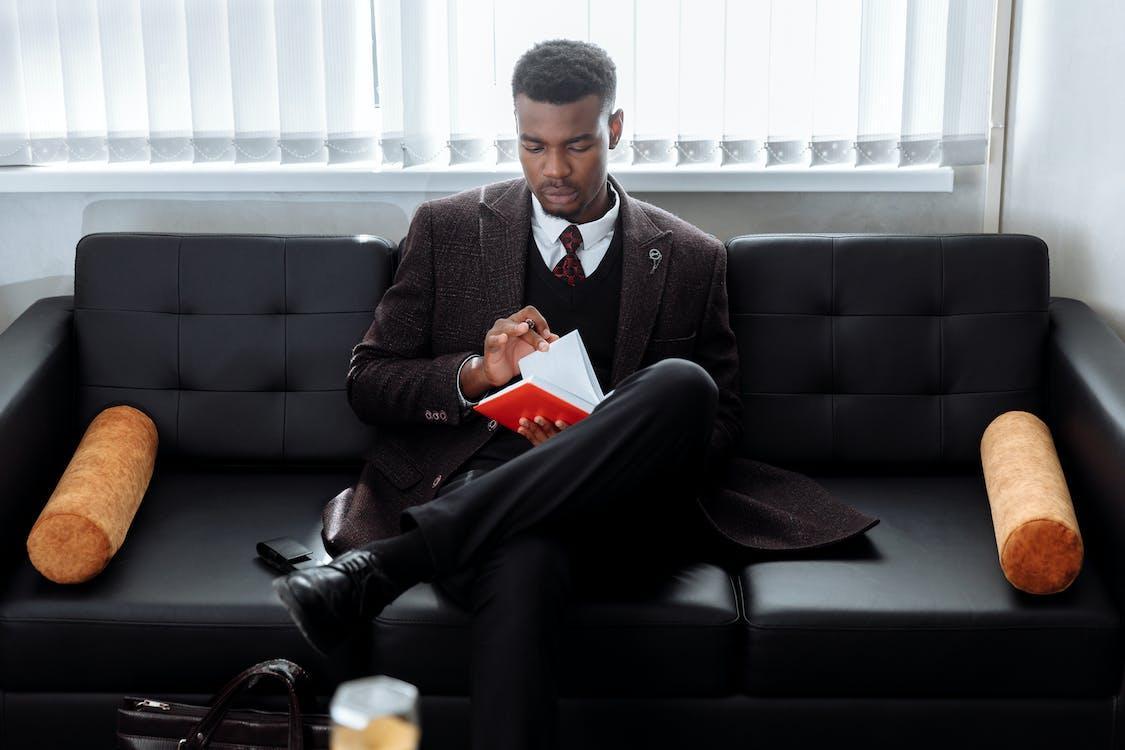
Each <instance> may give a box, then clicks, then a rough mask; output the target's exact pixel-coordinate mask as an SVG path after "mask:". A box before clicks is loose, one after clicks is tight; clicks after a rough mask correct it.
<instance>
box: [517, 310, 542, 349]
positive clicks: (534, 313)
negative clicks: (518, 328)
mask: <svg viewBox="0 0 1125 750" xmlns="http://www.w3.org/2000/svg"><path fill="white" fill-rule="evenodd" d="M510 320H513V321H516V322H519V323H523V324H524V325H525V326H526V325H527V324H526V322H525V321H527V320H531V321H533V322H534V323H535V327H534V328H531V329H530V331H531V333H530V334H529V335H526V336H524V337H523V339H524V341H526V342H527V343H529V344H531V346H532V347H534V348H536V349H540V350H542V351H546V349H547V347H543V346H540V345H539V342H540V341H544V340H545V341H547V342H548V343H550V341H551V339H550V336H551V335H552V334H551V329H550V327H549V326H548V325H547V319H546V318H544V317H543V314H542V313H541V312H539V310H537V309H536V308H535V306H534V305H528V306H526V307H524V308H523V309H522V310H520V311H519V312H517V313H515V314H514V315H512V316H511V318H510ZM521 335H522V332H521Z"/></svg>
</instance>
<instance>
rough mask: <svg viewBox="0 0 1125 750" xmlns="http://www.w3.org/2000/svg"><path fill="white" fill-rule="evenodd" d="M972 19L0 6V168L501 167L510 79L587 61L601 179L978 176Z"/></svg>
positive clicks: (976, 51) (849, 2) (978, 17)
mask: <svg viewBox="0 0 1125 750" xmlns="http://www.w3.org/2000/svg"><path fill="white" fill-rule="evenodd" d="M993 12H994V4H993V3H991V2H987V1H986V0H589V1H587V0H581V1H579V2H566V3H557V2H548V0H285V1H284V2H281V1H280V0H0V164H27V163H47V162H53V161H95V162H97V161H101V162H106V161H108V162H176V161H181V162H196V163H215V162H219V163H221V162H231V163H244V162H266V163H271V162H272V163H283V164H287V163H297V162H311V163H328V164H334V163H338V162H355V161H360V162H382V163H383V164H384V165H386V166H387V167H388V168H389V169H398V168H403V167H405V168H409V167H413V166H419V165H427V168H428V169H434V168H439V169H440V168H442V167H443V166H456V165H481V166H489V165H496V164H504V163H513V162H514V161H515V159H516V151H515V129H514V120H513V115H512V101H511V87H510V80H511V72H512V68H513V66H514V64H515V61H516V59H517V58H518V57H519V55H520V54H522V53H523V52H524V51H525V50H526V49H528V48H529V47H530V46H531V45H532V44H534V43H535V42H536V41H539V40H542V39H546V38H556V37H569V38H576V39H583V40H589V41H592V42H595V43H597V44H599V45H601V46H602V47H604V48H605V49H606V50H607V52H608V53H609V54H610V56H611V57H612V58H613V59H614V61H615V64H616V66H617V74H618V93H617V105H618V106H620V107H622V108H623V109H624V110H625V131H626V132H625V134H624V140H623V146H624V147H619V148H618V149H615V150H614V152H613V160H614V161H615V162H616V163H619V164H636V165H638V166H641V165H649V164H651V165H664V166H676V165H703V166H707V165H711V166H714V167H715V168H716V169H721V168H722V167H724V166H730V165H757V166H764V167H767V168H768V167H772V166H777V165H789V166H809V167H813V168H815V167H818V166H826V165H835V166H837V167H840V166H868V165H883V166H891V167H893V166H909V165H925V164H931V165H936V164H942V165H950V164H979V163H983V162H984V160H985V152H986V143H987V131H988V104H989V85H990V81H989V74H990V68H991V44H992V38H993V34H992V28H993Z"/></svg>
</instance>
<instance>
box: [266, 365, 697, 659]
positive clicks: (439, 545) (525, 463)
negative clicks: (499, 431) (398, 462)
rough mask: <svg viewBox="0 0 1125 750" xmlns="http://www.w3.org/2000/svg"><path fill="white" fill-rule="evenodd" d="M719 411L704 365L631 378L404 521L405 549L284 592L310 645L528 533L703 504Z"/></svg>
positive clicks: (392, 548)
mask: <svg viewBox="0 0 1125 750" xmlns="http://www.w3.org/2000/svg"><path fill="white" fill-rule="evenodd" d="M717 401H718V388H717V387H716V385H715V382H714V380H713V379H712V378H711V376H710V375H709V374H708V373H707V371H706V370H704V369H703V368H702V367H701V366H700V365H698V364H696V363H694V362H691V361H688V360H684V359H679V358H672V359H665V360H660V361H659V362H656V363H654V364H652V365H650V366H648V367H644V368H641V369H640V370H637V371H635V372H634V373H632V374H631V375H629V376H628V377H626V378H624V379H623V380H622V381H621V382H620V383H619V384H618V386H617V388H616V389H615V390H614V392H613V394H612V395H611V396H609V397H608V398H606V399H605V400H604V401H602V402H601V403H600V404H598V406H597V407H596V408H595V409H594V411H593V412H592V413H591V414H590V415H589V416H588V417H587V418H585V419H583V420H582V421H580V422H578V423H577V424H574V425H571V426H570V427H568V428H566V429H565V430H563V431H562V432H560V433H558V434H557V435H555V436H554V437H552V438H550V439H549V440H547V441H546V442H544V443H541V444H540V445H537V446H536V447H535V448H533V449H532V450H529V451H527V452H525V453H523V454H521V455H519V456H517V457H515V458H513V459H511V460H510V461H508V462H506V463H504V464H502V465H500V466H498V467H497V468H495V469H493V470H491V471H489V472H488V473H487V474H485V475H484V476H483V477H481V478H479V479H476V480H474V481H472V482H468V483H467V484H464V485H462V486H460V487H458V488H456V489H453V490H451V491H449V492H447V493H445V494H442V495H440V496H438V497H435V498H434V499H432V500H430V501H429V502H427V503H425V504H422V505H418V506H414V507H412V508H408V509H407V510H405V511H404V512H403V514H402V517H401V526H402V529H403V532H404V533H403V534H402V535H400V536H399V537H393V538H391V539H382V540H378V541H376V542H372V543H370V544H368V545H364V546H363V547H359V548H357V549H355V550H351V551H349V552H345V553H344V554H342V555H340V556H339V557H337V558H336V559H335V560H333V561H332V562H330V563H328V564H326V565H322V566H319V567H316V568H311V569H306V570H299V571H294V572H293V573H290V574H288V575H287V576H284V577H281V578H278V579H276V580H275V582H274V587H275V589H276V590H277V592H278V595H279V596H280V597H281V600H282V601H283V602H284V603H285V604H286V606H287V607H288V608H289V611H290V614H291V615H292V616H293V618H294V620H295V621H296V622H297V625H298V626H299V627H300V629H301V632H302V633H303V634H304V635H305V637H306V639H307V640H309V642H310V643H311V644H312V645H313V646H314V647H315V648H317V649H318V650H320V651H322V652H327V651H328V650H329V649H331V648H333V647H334V646H336V645H338V644H339V643H340V642H341V641H342V640H344V639H346V638H347V637H349V636H351V635H353V634H355V633H357V632H359V631H360V630H361V629H362V627H363V625H364V624H365V623H367V622H370V620H371V619H372V618H374V617H375V616H376V615H378V613H379V612H380V611H382V609H383V607H385V606H386V605H387V604H389V603H390V602H391V601H392V600H393V599H395V598H396V597H397V596H398V595H399V594H400V593H402V591H405V590H406V589H407V588H410V586H413V585H414V584H415V583H417V582H418V581H419V580H426V581H429V580H434V579H435V578H438V577H442V576H445V575H448V574H451V573H455V572H456V571H459V570H463V569H464V568H466V566H470V565H473V564H475V563H477V562H478V561H479V559H480V558H481V555H482V554H484V553H485V551H486V550H489V549H494V548H495V547H496V546H497V545H498V544H500V543H501V542H503V541H504V540H505V539H509V538H512V537H514V536H516V535H518V534H520V533H521V532H524V531H527V530H530V529H538V528H540V527H542V528H543V529H544V530H547V529H560V530H569V531H570V532H577V533H580V531H579V529H581V527H582V526H584V525H585V526H590V525H596V524H597V523H598V516H599V513H601V512H603V511H604V512H607V513H613V512H618V513H620V512H631V511H632V510H634V509H631V508H620V507H617V506H618V505H620V504H621V503H629V502H633V501H635V500H636V499H637V498H638V496H640V495H643V494H644V493H638V492H637V490H638V489H639V488H648V487H653V488H656V487H659V488H661V491H660V492H659V493H657V494H656V496H655V498H653V499H654V501H655V502H657V503H659V502H680V503H690V502H693V500H694V494H695V491H694V488H695V487H696V485H698V484H699V483H700V482H701V481H702V477H701V476H700V474H701V472H702V471H703V466H704V456H705V453H706V449H707V445H708V440H709V438H710V435H711V430H712V428H713V424H714V418H715V410H716V405H717ZM635 511H636V513H637V514H641V515H644V514H659V513H661V512H662V509H661V508H660V507H659V506H658V505H657V506H653V507H638V508H636V509H635ZM395 558H401V559H399V560H396V559H395ZM407 560H409V561H410V562H409V564H407V563H406V561H407Z"/></svg>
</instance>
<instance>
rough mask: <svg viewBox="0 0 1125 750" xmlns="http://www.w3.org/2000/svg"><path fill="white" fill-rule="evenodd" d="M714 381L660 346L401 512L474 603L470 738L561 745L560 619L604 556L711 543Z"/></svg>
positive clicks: (666, 554)
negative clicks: (482, 465) (516, 448)
mask: <svg viewBox="0 0 1125 750" xmlns="http://www.w3.org/2000/svg"><path fill="white" fill-rule="evenodd" d="M717 398H718V390H717V388H716V386H715V383H714V380H712V378H711V376H710V375H709V374H708V373H707V371H706V370H704V369H703V368H702V367H701V366H699V365H698V364H696V363H694V362H690V361H688V360H684V359H679V358H672V359H664V360H661V361H659V362H656V363H655V364H653V365H650V366H648V367H645V368H642V369H640V370H637V371H635V372H634V373H632V374H631V375H629V376H628V377H626V378H624V379H623V380H622V381H621V382H620V383H619V384H618V387H617V389H616V390H615V391H614V393H613V394H612V395H611V396H610V397H609V398H607V399H605V400H604V401H602V402H601V403H600V404H598V406H597V408H595V409H594V411H593V412H592V413H591V414H590V416H588V417H587V418H586V419H584V420H582V421H580V422H578V423H577V424H574V425H571V426H570V427H568V428H566V429H565V430H563V431H562V432H560V433H559V434H557V435H555V436H554V437H552V438H551V439H549V440H547V441H546V442H544V443H542V444H540V445H538V446H535V447H534V448H532V449H531V450H529V451H527V452H526V453H523V454H521V455H519V456H517V457H516V458H514V459H511V460H509V461H507V462H506V463H504V464H502V465H500V466H498V467H496V468H494V469H492V470H490V471H487V472H485V473H483V474H482V475H479V476H477V475H478V474H480V473H479V472H476V473H475V474H474V477H475V478H473V479H472V481H468V482H461V483H459V482H458V476H459V475H458V474H455V475H454V476H453V477H451V478H450V480H449V484H448V485H447V486H448V487H449V489H448V490H447V491H443V492H439V494H438V496H437V497H435V498H434V499H433V500H431V501H430V502H428V503H425V504H423V505H418V506H414V507H412V508H408V509H407V510H406V511H404V513H403V518H402V527H403V530H405V531H409V530H410V529H412V528H415V527H417V528H419V529H421V532H422V536H423V538H424V540H425V542H426V544H427V547H428V548H429V551H430V554H431V557H432V558H433V561H434V565H435V570H436V571H437V573H436V575H435V578H434V584H435V585H436V586H437V587H438V588H439V589H441V590H442V591H443V592H445V593H446V594H447V595H448V596H450V597H451V598H453V599H454V600H455V601H457V602H458V603H460V604H461V605H462V606H463V607H465V608H466V609H469V610H471V611H472V613H473V631H472V643H473V653H472V696H471V701H472V747H473V750H508V749H511V750H539V749H540V748H552V749H553V748H555V747H557V739H558V738H557V727H558V718H557V717H558V705H557V704H558V700H557V698H558V679H557V678H558V667H559V656H560V648H559V633H560V630H561V624H562V623H563V621H564V620H565V619H566V616H567V613H568V608H569V606H570V604H571V603H572V601H573V599H574V593H575V591H576V590H582V589H583V588H585V587H587V586H589V587H596V586H597V584H598V582H599V579H601V578H603V577H604V574H605V571H606V570H607V566H610V567H612V568H613V569H617V568H619V567H627V566H633V567H634V568H637V569H644V570H657V571H658V570H659V569H660V567H661V563H664V562H669V561H672V562H675V561H679V560H687V559H691V558H698V557H699V556H701V555H704V554H705V551H704V550H703V546H702V545H703V543H704V541H705V533H706V532H705V530H704V529H703V523H705V522H704V521H703V520H702V519H701V517H700V514H699V511H698V509H697V508H695V507H694V506H695V496H696V494H697V490H698V484H699V483H700V480H701V472H702V469H703V456H704V452H705V448H706V446H707V443H708V440H709V438H710V435H711V430H712V427H713V424H714V418H715V407H716V402H717Z"/></svg>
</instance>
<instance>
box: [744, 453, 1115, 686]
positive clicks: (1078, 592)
mask: <svg viewBox="0 0 1125 750" xmlns="http://www.w3.org/2000/svg"><path fill="white" fill-rule="evenodd" d="M816 479H817V480H818V481H820V482H821V483H822V484H824V486H825V487H827V488H828V489H829V491H831V492H832V493H833V494H835V495H836V496H837V497H839V498H840V499H841V500H843V501H845V502H848V503H852V504H854V505H855V506H856V507H858V508H860V509H861V510H864V511H867V512H868V513H872V514H874V515H877V516H879V518H880V519H881V522H880V523H879V525H878V526H876V527H875V528H873V529H871V530H870V531H869V532H867V534H866V535H864V536H862V537H859V538H857V539H856V540H854V542H855V543H854V544H847V545H841V546H840V547H838V548H835V549H833V548H826V549H824V550H822V551H820V552H819V553H817V554H807V553H806V554H804V555H790V556H788V559H785V558H771V559H769V560H761V561H758V562H754V563H752V564H751V565H749V566H747V567H746V568H745V569H744V571H743V572H742V574H741V576H740V582H741V584H742V587H743V592H744V597H745V602H746V616H747V624H746V626H745V627H746V635H747V638H748V652H747V657H746V658H747V660H746V663H745V675H744V676H745V680H746V685H747V686H748V692H750V693H751V694H765V695H805V696H811V695H831V696H899V697H906V696H959V697H974V696H1009V697H1014V696H1039V697H1046V696H1050V697H1079V696H1096V697H1104V696H1110V695H1114V694H1116V691H1117V687H1118V679H1119V674H1120V669H1121V666H1120V665H1121V660H1120V651H1121V649H1120V644H1119V640H1118V634H1117V631H1118V628H1119V627H1120V624H1121V620H1120V617H1119V616H1118V613H1117V611H1116V609H1115V608H1114V606H1113V604H1112V603H1111V601H1110V599H1109V596H1108V594H1107V591H1106V588H1105V585H1104V583H1103V581H1102V578H1101V577H1100V576H1099V574H1098V571H1097V570H1096V569H1095V568H1094V566H1093V564H1092V561H1091V560H1090V559H1089V556H1087V559H1086V562H1085V565H1084V568H1083V570H1082V572H1081V573H1080V574H1079V576H1078V578H1077V579H1076V580H1075V581H1074V583H1073V584H1071V586H1070V588H1068V589H1067V590H1066V591H1064V592H1062V593H1060V594H1055V595H1050V596H1036V595H1032V594H1025V593H1023V592H1021V591H1018V590H1017V589H1015V588H1013V587H1012V586H1011V584H1009V583H1008V582H1007V580H1006V579H1005V578H1004V574H1003V573H1002V572H1001V570H1000V566H999V562H998V560H997V553H996V540H995V535H994V532H993V528H992V520H991V511H990V509H989V505H988V498H987V495H986V493H985V489H984V483H983V478H982V477H980V476H979V475H972V474H961V475H957V474H932V475H925V476H902V475H899V476H882V477H870V476H855V475H852V476H817V477H816ZM1076 500H1078V501H1080V498H1076ZM1079 511H1080V502H1079ZM1078 520H1079V523H1080V524H1081V523H1082V521H1083V518H1082V514H1081V512H1079V514H1078Z"/></svg>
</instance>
